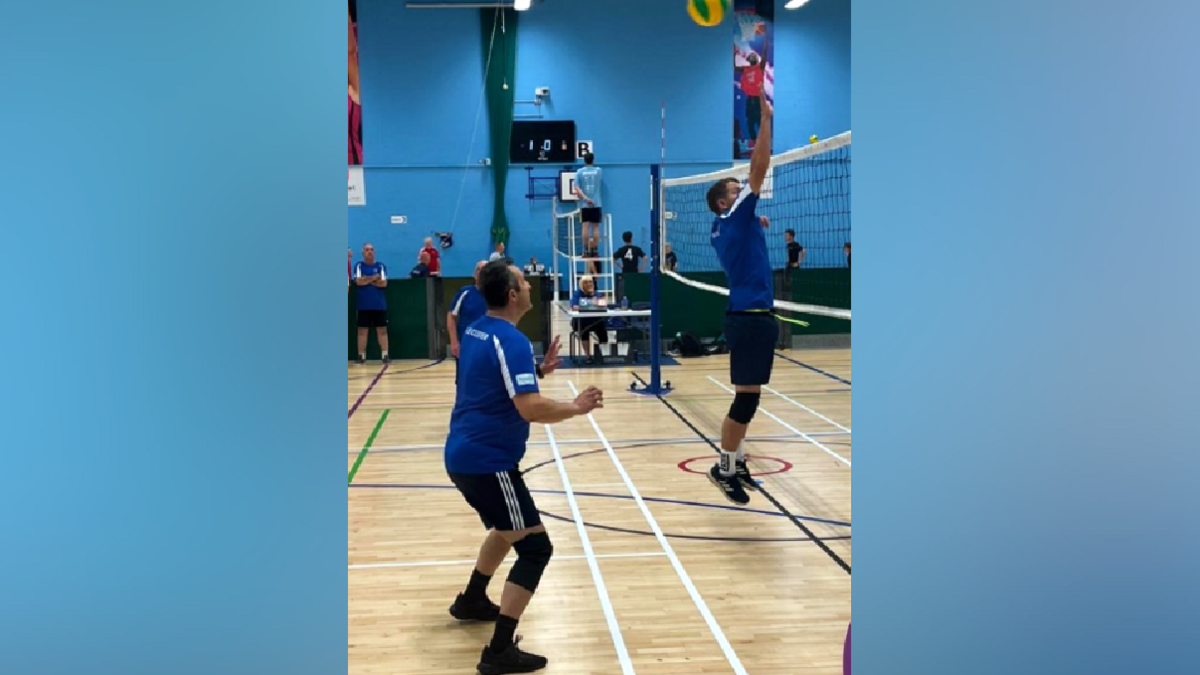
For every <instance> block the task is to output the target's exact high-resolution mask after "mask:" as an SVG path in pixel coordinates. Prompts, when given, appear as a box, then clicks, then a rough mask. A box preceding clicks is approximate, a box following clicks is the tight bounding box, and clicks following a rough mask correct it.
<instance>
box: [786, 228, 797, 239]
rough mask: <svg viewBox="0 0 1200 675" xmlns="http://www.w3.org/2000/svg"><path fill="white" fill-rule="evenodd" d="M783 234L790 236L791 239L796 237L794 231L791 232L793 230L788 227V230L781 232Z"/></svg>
mask: <svg viewBox="0 0 1200 675" xmlns="http://www.w3.org/2000/svg"><path fill="white" fill-rule="evenodd" d="M783 233H784V234H790V235H792V236H793V237H795V236H796V231H795V230H793V229H792V228H790V227H789V228H788V229H786V230H784V231H783Z"/></svg>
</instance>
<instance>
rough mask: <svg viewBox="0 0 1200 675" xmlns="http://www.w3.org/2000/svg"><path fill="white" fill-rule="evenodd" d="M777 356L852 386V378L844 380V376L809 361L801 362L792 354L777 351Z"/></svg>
mask: <svg viewBox="0 0 1200 675" xmlns="http://www.w3.org/2000/svg"><path fill="white" fill-rule="evenodd" d="M775 356H778V357H779V358H781V359H783V360H785V361H791V362H792V363H794V364H796V365H798V366H803V367H805V368H808V369H809V370H811V371H813V372H814V373H820V374H821V375H824V376H825V377H828V378H829V379H831V380H837V381H838V382H841V383H842V384H844V385H846V386H850V380H843V379H842V378H840V377H838V376H837V375H834V374H833V373H827V372H825V371H824V370H821V369H820V368H817V367H816V366H810V365H808V364H807V363H801V362H799V361H797V360H796V359H793V358H792V357H790V356H784V355H783V354H780V353H779V352H775Z"/></svg>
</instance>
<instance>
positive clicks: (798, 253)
mask: <svg viewBox="0 0 1200 675" xmlns="http://www.w3.org/2000/svg"><path fill="white" fill-rule="evenodd" d="M783 238H784V240H786V241H787V256H788V264H787V266H788V267H793V268H794V267H799V266H800V265H801V264H803V263H804V256H805V255H806V252H805V250H804V247H803V246H801V245H800V244H798V243H796V231H795V230H790V229H789V230H784V231H783Z"/></svg>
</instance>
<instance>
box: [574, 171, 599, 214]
mask: <svg viewBox="0 0 1200 675" xmlns="http://www.w3.org/2000/svg"><path fill="white" fill-rule="evenodd" d="M603 173H604V172H602V171H601V170H600V167H598V166H585V167H583V168H582V169H580V170H578V171H576V172H575V184H576V185H578V186H579V189H580V190H583V194H585V195H587V196H588V199H591V200H592V201H593V202H595V203H594V204H588V203H587V202H580V204H579V205H580V206H586V207H589V208H590V207H592V206H595V207H599V206H600V205H601V204H600V180H601V178H602V175H603Z"/></svg>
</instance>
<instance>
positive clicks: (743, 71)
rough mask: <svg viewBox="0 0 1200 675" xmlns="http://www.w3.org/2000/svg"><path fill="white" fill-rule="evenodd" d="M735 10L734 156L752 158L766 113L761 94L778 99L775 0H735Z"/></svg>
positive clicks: (771, 98) (772, 99)
mask: <svg viewBox="0 0 1200 675" xmlns="http://www.w3.org/2000/svg"><path fill="white" fill-rule="evenodd" d="M733 10H734V11H733V15H734V22H733V158H734V159H750V154H751V153H752V152H754V141H755V139H756V138H757V137H758V127H759V119H760V116H761V115H762V106H761V103H760V101H759V95H760V94H763V93H765V94H766V96H767V100H768V101H771V103H772V105H773V104H774V102H775V69H774V61H773V58H774V53H773V52H772V51H771V46H772V43H773V41H774V36H775V2H774V0H734V3H733Z"/></svg>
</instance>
